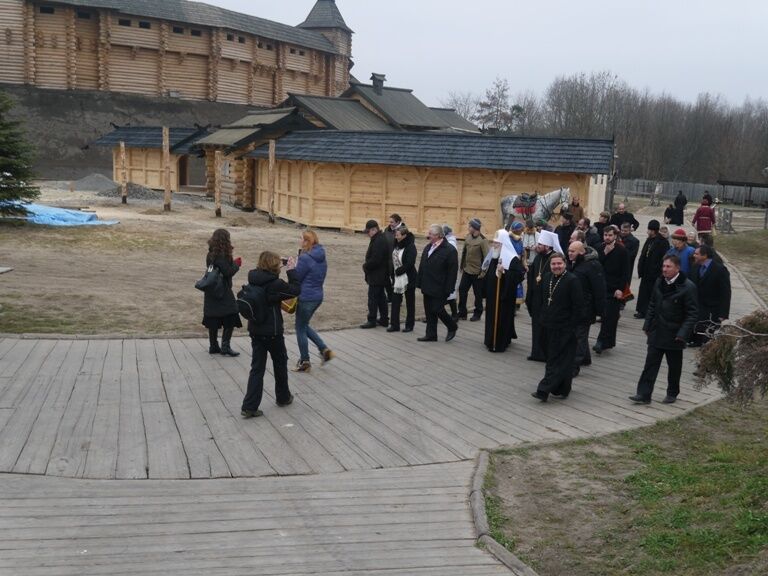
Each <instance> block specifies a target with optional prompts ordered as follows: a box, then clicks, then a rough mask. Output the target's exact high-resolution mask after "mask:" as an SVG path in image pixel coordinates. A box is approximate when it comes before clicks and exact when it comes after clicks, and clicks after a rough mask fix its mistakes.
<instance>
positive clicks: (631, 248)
mask: <svg viewBox="0 0 768 576" xmlns="http://www.w3.org/2000/svg"><path fill="white" fill-rule="evenodd" d="M619 240H621V243H622V244H624V248H626V249H627V253H629V270H630V273H631V272H632V271H634V269H635V260H637V254H638V252H640V240H638V239H637V237H636V236H635V235H634V234H632V226H630V224H629V222H624V224H622V225H621V230H620V232H619Z"/></svg>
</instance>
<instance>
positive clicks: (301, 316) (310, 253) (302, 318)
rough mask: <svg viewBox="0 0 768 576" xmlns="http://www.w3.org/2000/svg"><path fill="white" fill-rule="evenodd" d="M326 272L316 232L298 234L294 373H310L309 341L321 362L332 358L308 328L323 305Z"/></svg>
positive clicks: (321, 342)
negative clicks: (296, 361) (299, 294)
mask: <svg viewBox="0 0 768 576" xmlns="http://www.w3.org/2000/svg"><path fill="white" fill-rule="evenodd" d="M327 273H328V263H327V262H326V260H325V248H323V246H322V244H320V241H319V240H318V238H317V233H315V231H314V230H304V232H302V233H301V250H300V251H299V259H298V261H297V262H296V268H295V270H294V274H295V277H296V279H297V280H298V281H299V282H300V283H301V296H299V304H298V306H297V307H296V340H297V342H298V344H299V356H300V358H299V361H298V363H297V364H296V368H294V369H293V371H294V372H309V371H310V369H311V367H312V366H311V364H310V362H309V340H312V342H313V343H314V344H315V346H317V349H318V350H319V351H320V355H321V356H322V357H323V363H325V362H328V361H329V360H331V359H332V358H333V356H334V354H333V352H332V351H331V349H330V348H328V346H326V345H325V342H323V339H322V338H320V335H319V334H318V333H317V332H315V331H314V330H313V328H312V326H310V325H309V321H310V320H311V319H312V315H313V314H314V313H315V311H317V309H318V308H320V304H322V303H323V283H324V282H325V275H326V274H327Z"/></svg>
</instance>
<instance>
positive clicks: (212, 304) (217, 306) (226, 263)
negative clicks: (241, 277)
mask: <svg viewBox="0 0 768 576" xmlns="http://www.w3.org/2000/svg"><path fill="white" fill-rule="evenodd" d="M205 264H206V266H210V265H211V264H213V266H214V268H217V269H218V270H219V271H220V272H221V276H222V278H223V280H224V296H222V297H221V298H215V297H214V296H213V294H211V293H210V292H205V298H204V299H203V316H204V317H208V318H224V317H226V316H231V315H232V314H237V302H236V301H235V295H234V294H233V293H232V277H233V276H234V275H235V274H237V272H238V271H239V270H240V266H238V265H237V264H235V263H234V262H233V261H232V259H231V258H225V257H224V256H218V257H216V258H215V259H212V258H210V257H207V258H206V260H205Z"/></svg>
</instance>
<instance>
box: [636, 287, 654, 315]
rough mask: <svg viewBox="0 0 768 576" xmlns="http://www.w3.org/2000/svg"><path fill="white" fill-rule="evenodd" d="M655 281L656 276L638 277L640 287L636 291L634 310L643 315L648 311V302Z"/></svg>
mask: <svg viewBox="0 0 768 576" xmlns="http://www.w3.org/2000/svg"><path fill="white" fill-rule="evenodd" d="M655 283H656V278H640V288H639V289H638V291H637V302H635V312H638V313H639V314H642V315H643V316H645V313H646V312H648V304H649V302H650V301H651V294H652V293H653V285H654V284H655Z"/></svg>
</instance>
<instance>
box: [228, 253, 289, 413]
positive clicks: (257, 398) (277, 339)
mask: <svg viewBox="0 0 768 576" xmlns="http://www.w3.org/2000/svg"><path fill="white" fill-rule="evenodd" d="M294 265H295V263H294V261H293V260H292V259H291V260H289V262H288V268H287V275H288V282H286V281H285V280H282V279H281V278H280V256H278V255H277V254H275V253H274V252H269V251H266V252H262V253H261V255H260V256H259V265H258V267H257V268H256V269H255V270H251V271H250V272H248V283H249V284H252V285H253V286H261V287H262V288H263V289H264V296H265V299H266V303H265V304H266V313H265V314H264V319H263V320H262V321H261V322H255V321H253V320H249V321H248V334H249V335H250V336H251V352H252V354H251V371H250V374H249V375H248V390H247V391H246V393H245V398H243V406H242V411H241V412H240V414H241V415H242V416H243V418H253V417H255V416H261V414H262V412H261V410H259V406H260V405H261V397H262V394H263V392H264V371H265V370H266V368H267V354H269V355H270V356H271V357H272V372H273V374H274V377H275V401H276V402H277V405H278V406H281V407H284V406H288V405H289V404H291V403H292V402H293V395H292V394H291V389H290V388H289V387H288V352H287V351H286V349H285V337H284V336H283V312H282V310H281V309H280V303H281V302H282V301H283V300H290V299H291V298H296V297H297V296H300V295H301V283H300V282H299V279H298V278H297V276H296V272H295V270H294Z"/></svg>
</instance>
